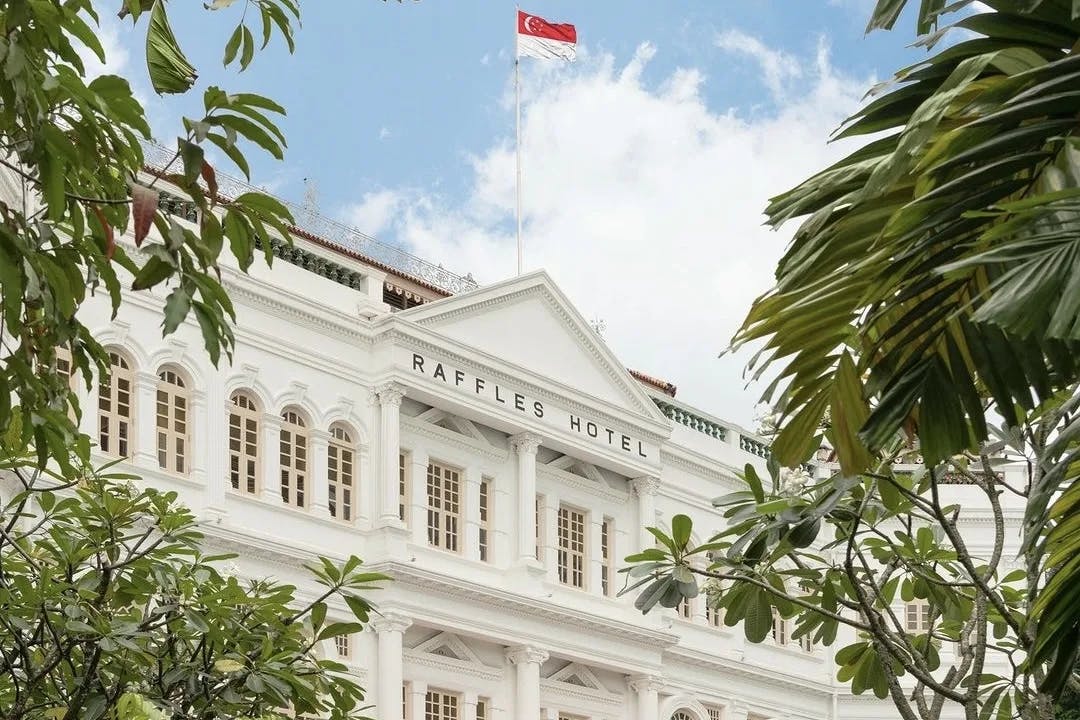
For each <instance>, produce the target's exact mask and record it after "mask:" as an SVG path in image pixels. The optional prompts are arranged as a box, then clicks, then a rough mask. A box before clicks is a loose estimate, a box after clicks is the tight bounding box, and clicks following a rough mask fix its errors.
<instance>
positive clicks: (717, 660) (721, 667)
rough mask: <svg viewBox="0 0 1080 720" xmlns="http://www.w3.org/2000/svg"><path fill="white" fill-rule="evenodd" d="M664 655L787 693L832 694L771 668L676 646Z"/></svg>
mask: <svg viewBox="0 0 1080 720" xmlns="http://www.w3.org/2000/svg"><path fill="white" fill-rule="evenodd" d="M664 655H665V657H667V658H670V659H673V660H678V661H679V662H684V663H686V664H687V665H692V666H694V667H700V668H704V669H707V670H710V671H712V672H724V673H730V674H731V675H735V676H738V677H740V678H748V679H752V680H754V681H755V682H759V683H762V684H764V685H770V686H773V687H777V688H782V689H784V690H786V691H788V692H791V691H801V692H808V693H812V694H814V695H830V694H832V692H833V691H832V689H831V688H829V686H827V685H824V684H821V683H815V682H813V681H810V680H805V679H803V678H800V677H797V676H795V675H786V674H784V673H780V672H777V671H776V670H775V669H774V668H772V667H765V666H762V665H752V664H750V663H746V662H741V661H738V660H733V659H731V658H727V657H723V656H720V655H712V654H709V653H704V652H700V651H697V650H691V649H689V648H683V647H677V646H676V647H670V648H666V649H665V650H664Z"/></svg>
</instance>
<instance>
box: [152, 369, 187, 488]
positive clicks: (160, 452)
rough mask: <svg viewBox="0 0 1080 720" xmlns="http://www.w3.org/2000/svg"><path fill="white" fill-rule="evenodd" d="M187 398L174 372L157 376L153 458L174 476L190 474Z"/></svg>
mask: <svg viewBox="0 0 1080 720" xmlns="http://www.w3.org/2000/svg"><path fill="white" fill-rule="evenodd" d="M190 408H191V398H190V394H189V391H188V388H187V384H186V383H185V382H184V379H183V378H182V377H180V374H179V373H177V372H176V371H175V370H169V369H165V370H162V371H161V372H159V373H158V386H157V425H156V428H157V456H158V465H159V466H160V467H161V468H162V469H164V470H169V471H172V472H175V473H180V474H182V475H183V474H186V473H188V472H190V471H191V468H190V463H189V461H188V458H190V457H191V441H190V440H189V435H188V431H189V429H190V426H189V424H188V423H189V418H188V412H189V410H190Z"/></svg>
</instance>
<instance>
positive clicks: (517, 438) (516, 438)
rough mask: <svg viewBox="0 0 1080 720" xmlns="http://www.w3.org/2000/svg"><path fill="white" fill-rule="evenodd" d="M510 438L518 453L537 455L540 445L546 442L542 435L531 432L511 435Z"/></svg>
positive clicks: (511, 444) (511, 445)
mask: <svg viewBox="0 0 1080 720" xmlns="http://www.w3.org/2000/svg"><path fill="white" fill-rule="evenodd" d="M509 440H510V447H512V448H514V452H515V453H517V454H518V455H535V454H536V451H537V450H539V449H540V445H542V444H543V442H544V439H543V438H542V437H540V436H539V435H537V434H536V433H531V432H523V433H518V434H517V435H511V436H510V438H509Z"/></svg>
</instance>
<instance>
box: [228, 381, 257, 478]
mask: <svg viewBox="0 0 1080 720" xmlns="http://www.w3.org/2000/svg"><path fill="white" fill-rule="evenodd" d="M241 399H242V400H243V402H244V403H246V404H247V405H248V406H247V407H246V406H245V405H243V404H241V402H238V401H239V400H241ZM228 411H229V417H228V428H229V430H228V444H229V471H228V472H229V488H230V489H231V490H232V491H233V492H236V493H241V494H243V495H258V494H259V491H260V490H261V488H262V474H261V472H260V470H261V464H262V463H261V460H262V430H263V428H262V408H261V406H260V404H259V400H258V398H257V397H256V396H255V393H253V392H251V391H250V390H248V389H247V388H237V389H236V390H233V391H232V392H231V393H229V402H228ZM233 418H236V419H237V422H236V423H235V424H234V423H233ZM251 424H253V425H254V430H252V429H251V427H250V425H251ZM234 430H235V431H236V437H235V438H234V437H233V431H234ZM251 434H254V436H255V437H254V442H253V443H252V442H250V441H249V438H248V437H247V436H249V435H251ZM234 441H235V443H236V446H235V447H234ZM250 448H254V450H253V451H251V452H249V449H250ZM234 460H235V461H236V463H235V469H234V468H233V465H234V463H233V461H234ZM234 474H235V475H236V477H235V480H236V484H235V485H234V484H233V480H234V478H233V475H234ZM241 481H243V483H242V484H243V487H241ZM249 488H250V489H249Z"/></svg>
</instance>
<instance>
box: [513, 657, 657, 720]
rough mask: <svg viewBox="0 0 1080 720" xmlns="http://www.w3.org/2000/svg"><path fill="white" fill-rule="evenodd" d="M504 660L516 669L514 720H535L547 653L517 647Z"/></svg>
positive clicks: (537, 713) (537, 715) (538, 715)
mask: <svg viewBox="0 0 1080 720" xmlns="http://www.w3.org/2000/svg"><path fill="white" fill-rule="evenodd" d="M506 659H507V660H509V661H510V662H511V663H513V664H514V665H515V666H516V668H517V672H516V679H515V685H514V720H537V718H539V717H540V666H541V665H543V664H544V663H545V662H547V659H548V654H547V651H545V650H541V649H539V648H535V647H530V646H519V647H514V648H510V649H509V650H507V651H506ZM653 720H656V718H653Z"/></svg>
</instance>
